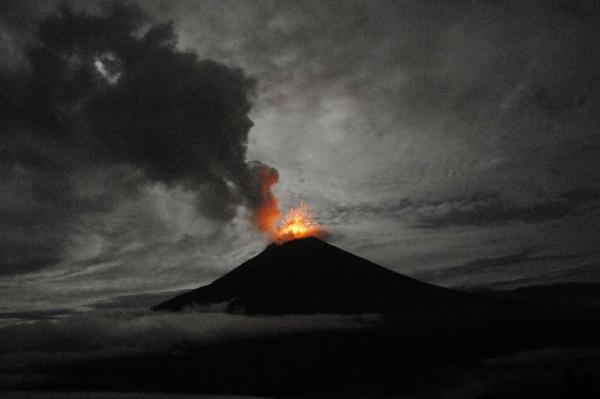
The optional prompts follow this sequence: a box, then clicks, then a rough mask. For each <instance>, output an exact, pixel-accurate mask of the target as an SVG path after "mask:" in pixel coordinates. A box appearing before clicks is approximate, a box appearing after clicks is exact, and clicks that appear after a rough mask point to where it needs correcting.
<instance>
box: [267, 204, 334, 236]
mask: <svg viewBox="0 0 600 399" xmlns="http://www.w3.org/2000/svg"><path fill="white" fill-rule="evenodd" d="M322 234H323V229H322V228H321V226H320V225H319V224H318V223H317V222H315V221H314V219H313V216H312V214H311V210H310V208H309V207H308V205H306V203H305V202H303V201H300V205H299V206H298V207H297V208H291V209H290V210H289V211H288V213H287V214H285V215H284V216H282V217H281V219H279V222H277V225H276V226H275V242H277V243H284V242H287V241H290V240H294V239H297V238H307V237H320V236H322Z"/></svg>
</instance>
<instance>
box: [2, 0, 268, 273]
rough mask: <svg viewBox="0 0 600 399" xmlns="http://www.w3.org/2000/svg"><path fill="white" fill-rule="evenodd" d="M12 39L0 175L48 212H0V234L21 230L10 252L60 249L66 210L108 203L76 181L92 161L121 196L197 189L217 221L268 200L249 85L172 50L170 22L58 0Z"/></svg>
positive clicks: (259, 208)
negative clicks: (155, 188)
mask: <svg viewBox="0 0 600 399" xmlns="http://www.w3.org/2000/svg"><path fill="white" fill-rule="evenodd" d="M13 4H17V3H13ZM2 23H3V24H10V21H2ZM32 26H35V25H34V24H29V25H27V27H26V29H32V28H31V27H32ZM15 29H16V30H18V29H25V28H23V26H19V27H16V28H15ZM19 37H28V38H30V40H24V41H21V42H20V43H18V44H19V45H20V46H21V50H22V58H23V60H21V61H20V60H18V59H15V60H13V61H14V62H12V63H11V62H8V63H6V64H7V65H13V64H15V65H17V66H13V67H11V68H3V69H0V92H2V93H3V94H2V95H1V96H0V107H1V109H2V112H1V114H0V153H1V154H2V158H1V159H2V161H1V164H2V169H3V172H1V173H0V183H2V185H3V186H7V185H10V184H13V183H14V182H23V181H27V182H30V183H31V185H32V187H33V188H32V190H33V194H32V195H33V196H34V197H35V199H36V201H37V202H36V209H37V212H39V213H41V214H45V215H56V217H54V216H52V217H51V220H48V221H47V222H44V220H42V219H43V218H42V219H40V218H32V219H34V220H32V221H30V223H29V224H28V223H21V222H20V221H19V220H18V217H12V218H9V217H3V218H2V223H3V226H2V230H5V231H8V230H10V229H11V228H13V227H14V228H17V227H18V228H20V229H25V230H26V231H23V232H22V234H20V235H19V236H18V237H8V238H7V237H3V238H4V241H5V242H7V240H8V241H10V242H11V248H16V250H15V253H27V252H28V251H27V248H28V245H29V246H30V244H31V243H27V242H25V241H24V239H23V237H32V236H34V237H36V236H37V238H38V239H39V238H41V237H46V238H47V239H48V240H49V241H48V242H51V241H53V240H55V241H56V243H55V244H53V245H50V246H51V247H52V248H55V249H56V248H60V241H61V239H60V237H62V236H63V234H64V233H65V231H64V225H65V223H68V219H69V218H70V217H74V216H73V215H77V214H78V213H85V212H88V211H90V209H91V210H102V209H104V208H105V207H110V202H111V201H110V199H107V198H102V199H100V200H98V199H97V198H96V199H95V200H94V201H91V200H89V198H87V197H85V196H83V197H82V196H81V195H79V194H77V193H75V192H74V191H76V190H74V189H73V182H74V181H77V180H81V176H82V175H85V174H86V172H90V174H92V173H91V172H93V171H96V170H98V169H102V170H120V171H121V172H119V173H116V176H113V177H112V178H111V183H110V184H112V185H115V186H119V187H118V189H115V191H114V192H116V191H119V192H121V191H126V192H127V194H126V195H135V187H137V186H139V185H140V184H145V183H161V184H165V185H167V186H169V187H174V186H178V187H183V188H185V189H186V190H189V191H192V192H194V193H197V198H198V201H197V209H198V211H199V213H200V214H202V215H204V216H205V217H207V218H210V219H213V220H215V221H217V222H227V221H229V220H231V219H232V218H233V217H234V216H235V214H236V209H237V208H238V207H239V206H245V207H247V208H248V209H249V210H250V211H251V213H252V214H254V215H259V214H261V213H262V212H263V206H264V205H267V208H268V207H270V206H272V203H273V200H274V198H273V196H272V194H271V193H270V186H271V185H272V184H274V182H276V180H277V177H276V176H277V171H276V170H275V169H273V168H270V167H267V166H266V165H262V164H259V163H252V162H248V161H247V160H246V147H247V141H248V133H249V130H250V128H251V127H252V121H251V120H250V119H249V117H248V112H249V110H250V108H251V101H250V98H251V96H252V93H253V90H254V88H255V85H256V82H255V81H254V80H253V79H252V78H250V77H248V76H246V74H245V73H244V71H243V70H241V69H239V68H232V67H229V66H226V65H223V64H221V63H218V62H215V61H212V60H206V59H200V58H199V56H198V55H197V54H195V53H194V52H191V51H183V50H180V49H178V48H177V37H176V35H175V33H174V30H173V27H172V25H171V24H170V23H160V24H150V22H149V21H148V18H147V17H146V16H145V15H144V13H143V12H142V11H141V10H140V8H139V7H138V6H136V5H131V4H128V5H122V4H119V3H117V2H115V3H113V4H112V5H110V6H108V7H106V9H105V10H104V11H103V13H101V14H99V15H91V14H87V13H85V12H82V11H75V10H73V9H71V8H69V7H66V6H63V7H62V8H60V10H59V11H58V12H57V13H56V14H55V15H53V16H50V17H48V18H46V19H45V20H43V21H42V22H41V23H39V25H37V26H36V27H35V30H32V31H31V32H26V33H23V34H21V35H20V36H19ZM24 43H27V45H25V44H24ZM86 178H87V177H86ZM117 180H119V181H120V182H121V183H122V184H119V183H118V182H117ZM37 191H39V192H37ZM2 212H3V214H4V213H8V212H10V213H11V214H12V215H18V210H15V209H14V208H13V209H7V210H2ZM67 214H68V215H71V216H69V217H66V216H65V215H67ZM29 215H30V213H28V212H25V211H24V216H23V217H27V218H29V217H30V216H29ZM259 227H261V226H260V225H259ZM9 238H10V240H9ZM31 245H33V244H31ZM56 251H58V252H60V250H59V249H56V250H51V249H49V250H48V251H46V252H47V253H42V254H41V255H39V256H41V257H42V258H43V259H42V260H46V259H55V258H56V257H57V256H59V254H57V253H53V252H56ZM42 252H43V251H42ZM38 253H39V251H38ZM9 260H10V257H9ZM14 262H17V263H18V262H26V259H16V260H13V263H14ZM38 263H39V259H38Z"/></svg>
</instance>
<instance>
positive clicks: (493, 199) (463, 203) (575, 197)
mask: <svg viewBox="0 0 600 399" xmlns="http://www.w3.org/2000/svg"><path fill="white" fill-rule="evenodd" d="M599 206H600V203H599V202H598V193H597V192H596V191H595V190H589V189H578V190H573V191H568V192H566V193H563V194H562V195H561V196H560V197H559V198H557V199H551V200H549V201H546V202H538V203H532V204H519V203H516V202H514V201H511V200H507V199H504V198H502V197H501V195H500V194H492V195H487V196H484V197H481V196H480V195H474V196H472V197H469V198H465V199H462V200H460V201H453V202H448V203H439V205H438V206H436V207H428V209H429V210H431V213H430V214H423V215H422V216H421V218H420V220H421V226H422V227H427V228H443V227H448V226H485V225H493V224H503V223H507V222H510V221H521V222H543V221H548V220H555V219H561V218H564V217H566V216H569V215H574V214H580V213H586V212H589V211H591V210H593V209H598V207H599Z"/></svg>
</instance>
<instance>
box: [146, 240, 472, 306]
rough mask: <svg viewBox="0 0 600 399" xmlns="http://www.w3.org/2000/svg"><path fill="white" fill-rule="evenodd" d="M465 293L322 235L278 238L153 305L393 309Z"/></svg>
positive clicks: (453, 299)
mask: <svg viewBox="0 0 600 399" xmlns="http://www.w3.org/2000/svg"><path fill="white" fill-rule="evenodd" d="M465 295H466V294H463V293H459V292H456V291H452V290H449V289H446V288H442V287H437V286H434V285H430V284H427V283H423V282H420V281H418V280H414V279H412V278H410V277H406V276H403V275H401V274H399V273H396V272H393V271H391V270H389V269H386V268H384V267H382V266H379V265H377V264H375V263H373V262H370V261H368V260H366V259H363V258H360V257H358V256H356V255H353V254H351V253H349V252H346V251H343V250H341V249H339V248H337V247H335V246H333V245H331V244H328V243H326V242H324V241H322V240H320V239H318V238H315V237H309V238H304V239H298V240H292V241H288V242H286V243H284V244H281V245H279V244H276V243H273V244H271V245H269V246H268V247H267V248H266V249H265V250H264V251H263V252H261V253H260V254H258V255H257V256H255V257H254V258H252V259H250V260H248V261H246V262H244V263H243V264H242V265H240V266H239V267H237V268H236V269H234V270H232V271H231V272H229V273H227V274H226V275H224V276H223V277H221V278H219V279H217V280H215V281H214V282H213V283H211V284H209V285H207V286H204V287H200V288H198V289H195V290H193V291H190V292H186V293H184V294H181V295H178V296H176V297H174V298H172V299H170V300H167V301H165V302H163V303H161V304H159V305H157V306H155V307H154V308H153V309H154V310H166V311H179V310H182V309H186V308H190V307H200V308H202V307H209V308H210V306H214V305H217V304H223V305H224V307H225V311H228V312H233V313H237V312H244V313H249V314H309V313H344V314H351V313H389V312H394V311H398V310H401V309H403V308H407V307H410V308H415V307H419V308H421V307H426V308H430V307H435V306H437V305H440V304H445V305H447V304H448V303H449V302H450V303H453V302H456V301H461V300H464V297H465Z"/></svg>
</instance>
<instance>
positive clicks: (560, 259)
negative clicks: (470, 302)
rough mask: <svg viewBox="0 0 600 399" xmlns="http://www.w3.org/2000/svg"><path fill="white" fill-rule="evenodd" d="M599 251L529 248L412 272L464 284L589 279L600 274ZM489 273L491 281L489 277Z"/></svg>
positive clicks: (511, 284) (499, 285) (487, 285)
mask: <svg viewBox="0 0 600 399" xmlns="http://www.w3.org/2000/svg"><path fill="white" fill-rule="evenodd" d="M599 255H600V252H597V251H596V252H590V253H586V254H562V255H561V254H558V255H548V254H540V253H539V251H535V250H526V251H521V252H518V253H514V254H508V255H502V256H497V257H490V258H480V259H473V260H470V261H468V262H465V263H464V264H461V265H457V266H450V267H444V268H436V269H421V270H417V271H415V272H413V273H411V275H412V276H413V277H415V278H418V279H421V280H424V281H428V282H432V283H436V284H442V285H450V286H458V287H463V288H492V287H493V288H502V287H504V288H510V287H515V286H525V285H532V284H540V283H545V284H550V283H556V282H559V281H564V280H571V281H586V282H587V281H590V280H592V281H594V280H596V279H597V278H598V270H597V265H598V260H599V259H600V256H599ZM486 277H487V278H489V281H486V280H487V279H486ZM491 277H494V278H491ZM492 281H496V283H493V282H492Z"/></svg>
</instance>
